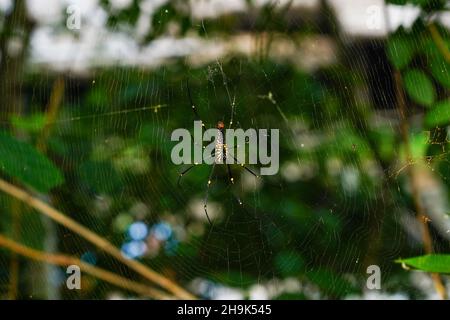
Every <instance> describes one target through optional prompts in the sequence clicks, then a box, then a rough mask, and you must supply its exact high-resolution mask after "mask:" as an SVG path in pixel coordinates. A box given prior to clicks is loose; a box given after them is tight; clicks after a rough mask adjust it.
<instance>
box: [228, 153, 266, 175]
mask: <svg viewBox="0 0 450 320" xmlns="http://www.w3.org/2000/svg"><path fill="white" fill-rule="evenodd" d="M232 157H233V159H234V161H236V163H237V164H238V165H240V166H241V167H243V168H244V169H245V170H247V171H248V172H250V173H251V174H252V175H253V176H255V178H259V179H261V176H260V175H258V174H256V173H255V172H253V170H252V169H250V168H249V167H247V166H246V165H245V164H243V163H240V162H239V160H238V159H237V158H236V157H235V156H234V155H232Z"/></svg>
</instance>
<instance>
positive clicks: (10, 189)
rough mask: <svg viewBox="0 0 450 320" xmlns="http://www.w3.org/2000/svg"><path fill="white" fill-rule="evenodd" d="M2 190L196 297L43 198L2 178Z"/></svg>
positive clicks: (176, 289) (165, 285) (170, 288)
mask: <svg viewBox="0 0 450 320" xmlns="http://www.w3.org/2000/svg"><path fill="white" fill-rule="evenodd" d="M0 190H2V191H3V192H5V193H6V194H8V195H10V196H12V197H14V198H16V199H19V200H20V201H23V202H24V203H26V204H27V205H29V206H30V207H33V208H34V209H36V210H37V211H39V212H40V213H42V214H44V215H46V216H47V217H49V218H50V219H52V220H54V221H56V222H57V223H59V224H61V225H62V226H64V227H66V228H67V229H69V230H71V231H73V232H74V233H76V234H78V235H79V236H81V237H82V238H84V239H86V240H87V241H89V242H91V243H92V244H94V245H95V246H96V247H98V248H99V249H101V250H103V251H105V252H106V253H108V254H109V255H111V256H112V257H114V258H116V259H117V260H119V261H120V262H122V263H123V264H125V265H126V266H128V267H130V268H131V269H132V270H134V271H136V272H137V273H139V274H140V275H142V276H143V277H145V278H146V279H148V280H150V281H151V282H153V283H155V284H157V285H159V286H160V287H162V288H164V289H166V290H167V291H169V292H171V293H172V294H173V295H175V296H176V297H178V298H180V299H195V296H193V295H192V294H191V293H189V292H188V291H186V290H185V289H183V288H181V287H180V286H179V285H178V284H176V283H175V282H173V281H172V280H170V279H168V278H166V277H165V276H163V275H161V274H159V273H157V272H156V271H154V270H152V269H150V268H149V267H147V266H145V265H144V264H142V263H141V262H139V261H136V260H131V259H128V258H126V257H124V256H123V255H122V253H121V251H120V250H119V249H118V248H117V247H115V246H114V245H113V244H112V243H111V242H109V241H108V240H106V239H105V238H103V237H101V236H99V235H98V234H96V233H94V232H92V231H91V230H89V229H88V228H86V227H84V226H83V225H81V224H79V223H78V222H76V221H75V220H73V219H71V218H69V217H68V216H66V215H65V214H63V213H61V212H60V211H58V210H56V209H55V208H53V207H51V206H49V205H48V204H47V203H45V202H43V201H42V200H40V199H38V198H36V197H34V196H32V195H31V194H30V193H28V192H27V191H25V190H23V189H20V188H18V187H16V186H14V185H12V184H10V183H8V182H6V181H5V180H3V179H0Z"/></svg>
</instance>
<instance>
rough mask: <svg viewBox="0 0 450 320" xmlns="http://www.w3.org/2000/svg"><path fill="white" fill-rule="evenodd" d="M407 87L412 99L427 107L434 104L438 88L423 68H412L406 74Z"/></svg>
mask: <svg viewBox="0 0 450 320" xmlns="http://www.w3.org/2000/svg"><path fill="white" fill-rule="evenodd" d="M404 82H405V89H406V92H407V93H408V95H409V96H410V97H411V99H412V100H413V101H414V102H416V103H417V104H420V105H422V106H425V107H430V106H431V105H433V103H434V101H435V99H436V90H435V88H434V86H433V83H432V82H431V80H430V78H429V77H428V76H427V75H426V74H425V73H424V72H423V71H421V70H418V69H411V70H408V71H407V72H406V73H405V76H404Z"/></svg>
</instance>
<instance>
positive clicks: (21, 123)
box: [11, 113, 46, 133]
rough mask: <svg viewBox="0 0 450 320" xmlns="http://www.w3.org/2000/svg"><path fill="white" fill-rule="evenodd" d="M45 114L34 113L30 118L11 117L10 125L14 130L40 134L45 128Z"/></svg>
mask: <svg viewBox="0 0 450 320" xmlns="http://www.w3.org/2000/svg"><path fill="white" fill-rule="evenodd" d="M45 121H46V118H45V114H43V113H36V114H33V115H30V116H26V117H24V116H17V115H13V116H12V117H11V123H12V125H13V126H14V128H17V129H21V130H24V131H28V132H31V133H37V132H40V131H41V130H42V129H43V128H44V126H45Z"/></svg>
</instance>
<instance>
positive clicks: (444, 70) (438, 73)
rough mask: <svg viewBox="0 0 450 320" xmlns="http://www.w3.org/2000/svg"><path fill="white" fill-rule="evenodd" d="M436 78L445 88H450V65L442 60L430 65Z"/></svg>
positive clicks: (434, 61)
mask: <svg viewBox="0 0 450 320" xmlns="http://www.w3.org/2000/svg"><path fill="white" fill-rule="evenodd" d="M430 70H431V73H432V74H433V76H434V78H435V79H436V80H437V81H438V82H439V83H440V84H441V85H443V86H444V87H447V88H450V65H449V64H448V63H447V62H445V61H444V60H442V59H434V60H433V61H432V62H431V63H430Z"/></svg>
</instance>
